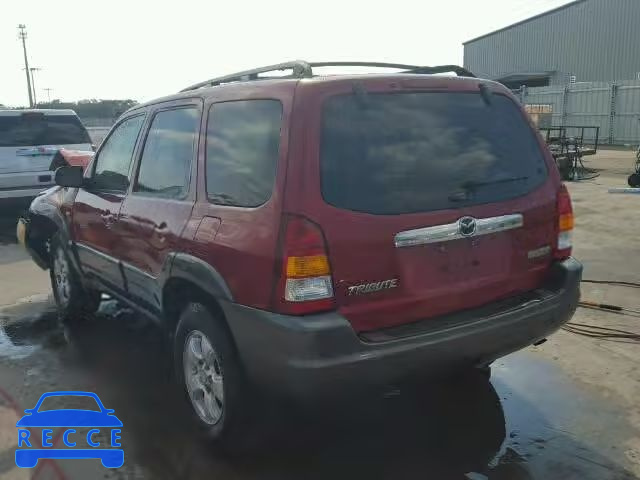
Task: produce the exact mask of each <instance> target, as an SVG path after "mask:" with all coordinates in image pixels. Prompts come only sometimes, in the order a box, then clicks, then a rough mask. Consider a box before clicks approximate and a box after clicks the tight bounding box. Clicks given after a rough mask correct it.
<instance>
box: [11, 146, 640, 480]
mask: <svg viewBox="0 0 640 480" xmlns="http://www.w3.org/2000/svg"><path fill="white" fill-rule="evenodd" d="M631 163H632V155H631V152H628V151H603V152H602V153H600V154H599V155H598V156H597V157H595V158H592V159H590V161H589V166H592V167H595V168H598V169H601V175H600V177H598V178H597V179H595V180H591V181H588V182H583V183H570V184H569V189H570V191H571V194H572V196H573V199H574V206H575V211H576V222H577V226H576V232H575V245H576V247H575V252H574V253H575V256H576V257H577V258H579V259H580V260H581V261H583V262H584V264H585V278H586V279H590V280H618V281H630V282H640V254H639V253H640V250H639V248H638V245H639V243H638V242H639V240H638V239H640V222H639V221H638V218H639V216H638V215H639V214H640V196H634V195H612V194H609V193H607V188H609V187H611V186H625V183H626V175H628V174H629V172H630V169H631ZM3 217H4V218H3V219H0V327H1V328H0V480H5V479H23V478H31V477H32V476H33V477H34V478H56V479H57V478H69V479H76V478H78V479H92V478H121V479H130V478H136V479H138V478H144V479H147V478H149V479H151V478H154V479H155V478H158V479H179V478H180V479H200V478H216V479H218V478H220V479H248V478H274V479H275V478H277V479H282V478H291V479H299V478H322V479H324V478H393V479H403V478H429V479H437V480H440V479H449V478H451V479H471V480H476V479H492V480H503V479H514V480H529V479H536V480H538V479H540V480H542V479H544V480H548V479H563V480H565V479H580V480H590V479H593V480H596V479H597V480H614V479H616V480H619V479H631V478H640V401H638V399H639V398H640V370H638V368H639V367H640V362H639V360H640V342H638V341H637V340H630V339H626V340H624V339H618V340H615V339H603V338H592V337H587V336H584V335H578V334H577V333H570V332H567V331H560V332H558V333H557V334H555V335H553V336H552V337H551V338H550V339H549V341H548V342H547V343H545V344H543V345H541V346H540V347H532V348H529V349H527V350H526V351H523V352H519V353H516V354H513V355H510V356H508V357H506V358H504V359H502V360H500V361H498V362H497V363H496V365H494V374H493V378H492V380H491V384H489V383H487V382H484V381H481V380H479V379H477V378H470V379H468V380H466V381H461V382H459V383H456V384H455V385H446V386H444V385H439V386H437V387H433V388H427V387H432V386H431V385H429V384H427V383H426V382H425V385H395V386H390V387H389V388H388V389H386V390H384V391H380V392H376V393H374V394H368V395H366V396H363V397H360V398H351V399H348V400H344V401H342V402H340V403H337V404H335V405H325V406H324V408H323V409H318V410H316V411H314V412H313V413H310V412H305V411H300V410H297V409H293V408H279V409H274V408H273V407H272V406H269V405H268V404H264V405H262V406H261V407H260V408H261V409H262V410H261V411H260V412H259V413H260V414H261V416H262V417H263V419H264V421H263V423H264V424H265V425H263V426H262V428H261V429H260V430H259V433H257V435H259V436H260V438H261V441H260V442H259V443H260V444H261V445H262V448H261V449H259V450H258V451H254V452H253V453H252V454H251V455H248V454H247V455H243V456H237V457H229V456H222V455H221V454H220V453H218V452H216V450H215V449H214V448H212V447H211V446H210V445H208V444H207V443H206V442H204V441H202V440H200V439H199V438H198V437H197V435H195V433H194V431H193V429H192V427H191V426H190V423H189V421H188V419H187V418H186V417H185V415H184V410H183V409H182V406H181V403H180V402H181V399H180V398H179V395H178V394H177V393H176V390H175V389H174V388H173V387H172V385H171V383H170V381H169V375H168V372H167V365H166V362H165V361H164V360H165V359H166V358H167V355H166V351H165V347H164V346H163V344H162V342H161V339H160V336H159V334H158V332H157V331H156V330H154V329H153V328H152V327H151V326H149V325H148V324H147V323H146V322H144V321H143V320H142V319H141V318H139V317H137V316H136V315H134V314H133V313H131V312H129V311H127V310H123V309H121V308H119V307H118V306H117V305H115V303H114V302H112V301H107V302H104V303H103V305H102V307H101V310H100V312H99V314H98V315H96V317H95V318H94V319H92V321H90V322H87V323H84V324H82V325H80V326H76V327H74V328H66V329H62V328H60V327H59V326H58V324H57V321H56V318H55V315H54V314H53V311H52V302H51V299H50V296H49V294H50V288H49V281H48V275H47V272H43V271H41V270H39V269H38V267H36V266H35V264H33V263H32V262H31V261H30V260H29V259H28V257H27V255H26V254H25V253H24V252H22V251H21V249H20V248H19V247H18V246H17V245H15V243H13V242H14V241H13V229H14V226H15V218H14V217H15V212H4V215H3ZM639 293H640V290H639V289H634V288H632V287H623V286H613V285H607V284H596V283H585V284H584V285H583V299H585V300H591V301H595V302H605V303H612V304H616V305H621V306H625V307H628V308H632V309H636V310H640V295H639ZM573 322H575V323H579V324H585V325H593V326H597V327H601V328H612V329H617V330H624V331H629V332H635V333H636V334H640V315H634V314H631V315H628V316H627V315H620V314H611V313H605V312H601V311H597V310H587V309H579V310H578V313H577V314H576V316H575V317H574V320H573ZM609 332H610V333H611V331H609ZM50 390H87V391H94V392H96V393H98V395H99V396H100V398H101V399H102V401H103V403H104V404H105V406H106V407H107V408H113V409H115V412H116V415H117V416H118V417H119V418H120V419H121V420H122V421H123V423H124V427H123V428H122V442H123V448H124V451H125V464H124V466H123V467H122V468H120V469H117V470H107V469H105V468H103V467H102V466H101V465H100V463H99V461H97V460H68V461H58V462H51V461H49V462H43V461H41V462H40V463H39V465H38V467H37V469H36V470H35V471H32V470H23V469H18V468H16V467H15V464H14V458H13V457H14V451H15V448H16V444H17V432H16V428H15V422H16V420H17V419H18V418H19V417H20V416H21V415H22V410H24V409H25V408H31V407H33V406H34V405H35V402H36V401H37V399H38V398H39V396H40V395H41V394H42V393H43V392H46V391H50ZM97 438H99V439H102V440H103V441H104V440H105V438H104V433H101V434H100V435H98V437H97Z"/></svg>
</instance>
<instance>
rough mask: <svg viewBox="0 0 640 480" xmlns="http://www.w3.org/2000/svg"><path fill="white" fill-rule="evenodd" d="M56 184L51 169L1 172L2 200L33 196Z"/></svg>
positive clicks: (0, 198)
mask: <svg viewBox="0 0 640 480" xmlns="http://www.w3.org/2000/svg"><path fill="white" fill-rule="evenodd" d="M54 184H55V182H54V172H52V171H50V170H40V171H34V172H12V173H0V200H3V199H8V198H33V197H35V196H37V195H38V194H39V193H40V192H42V191H43V190H46V189H47V188H51V187H52V186H53V185H54Z"/></svg>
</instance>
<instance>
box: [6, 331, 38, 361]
mask: <svg viewBox="0 0 640 480" xmlns="http://www.w3.org/2000/svg"><path fill="white" fill-rule="evenodd" d="M37 349H38V346H36V345H20V344H19V343H18V344H16V343H14V342H13V341H12V340H11V339H10V337H9V336H8V335H7V334H6V333H5V331H4V328H0V357H2V358H8V359H9V360H22V359H23V358H27V357H28V356H29V355H31V354H32V353H33V352H35V351H36V350H37Z"/></svg>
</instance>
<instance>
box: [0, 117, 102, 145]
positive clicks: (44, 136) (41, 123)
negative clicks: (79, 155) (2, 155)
mask: <svg viewBox="0 0 640 480" xmlns="http://www.w3.org/2000/svg"><path fill="white" fill-rule="evenodd" d="M79 143H84V144H86V143H89V144H90V143H91V139H90V138H89V134H88V133H87V130H86V129H85V128H84V126H83V125H82V123H81V122H80V119H79V118H78V117H76V116H75V115H45V114H43V113H41V112H25V113H23V114H22V115H16V116H0V147H29V146H37V145H73V144H79Z"/></svg>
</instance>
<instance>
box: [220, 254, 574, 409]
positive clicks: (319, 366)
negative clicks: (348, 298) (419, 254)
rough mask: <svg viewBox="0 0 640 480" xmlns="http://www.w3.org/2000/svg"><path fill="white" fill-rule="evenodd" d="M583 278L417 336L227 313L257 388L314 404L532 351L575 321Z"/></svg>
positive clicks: (559, 274) (336, 318)
mask: <svg viewBox="0 0 640 480" xmlns="http://www.w3.org/2000/svg"><path fill="white" fill-rule="evenodd" d="M581 276H582V265H581V264H580V263H579V262H578V261H576V260H574V259H568V260H566V261H564V262H560V263H558V264H556V265H554V266H553V268H552V269H551V272H550V276H549V279H548V281H547V282H546V283H545V285H544V287H543V288H541V289H539V290H537V291H536V292H532V294H531V296H529V298H528V300H527V301H525V302H523V303H521V304H519V305H510V306H509V307H508V308H506V309H504V310H502V311H500V310H496V311H493V312H492V313H491V314H489V315H487V314H486V312H487V311H488V310H487V308H486V307H483V308H480V309H474V310H469V311H465V312H460V313H459V314H456V319H455V320H456V321H454V322H452V321H449V320H450V319H447V321H442V322H441V321H440V320H441V319H440V318H431V319H429V320H425V321H424V322H419V323H418V324H414V325H416V328H414V329H413V331H412V332H411V334H409V335H407V334H406V332H403V334H402V335H399V334H398V333H397V332H393V331H389V332H388V333H384V334H383V335H378V336H376V335H367V336H366V337H365V336H363V335H358V334H357V333H356V332H355V331H354V330H353V329H352V328H351V325H350V324H349V322H348V321H347V320H346V319H345V318H344V317H342V316H341V315H340V314H339V313H337V312H330V313H325V314H318V315H310V316H306V317H294V316H287V315H279V314H274V313H270V312H265V311H262V310H255V309H252V308H248V307H244V306H240V305H237V304H232V303H227V304H225V305H223V309H224V310H225V314H226V316H227V319H228V323H229V326H230V328H231V331H232V334H233V336H234V339H235V341H236V344H237V346H238V350H239V353H240V356H241V358H242V361H243V363H244V366H245V369H246V370H247V373H248V375H249V377H250V378H251V379H252V380H253V381H254V382H255V383H257V384H259V385H261V386H264V387H268V388H270V389H272V390H275V391H276V392H278V393H285V394H292V395H294V396H298V397H300V396H302V397H312V396H316V395H318V394H329V395H332V394H333V393H334V392H335V391H337V389H340V390H342V389H344V388H348V387H354V386H355V387H357V388H362V387H366V386H370V385H379V384H384V383H387V382H392V381H394V380H400V379H402V378H403V377H411V376H415V375H420V376H425V375H429V374H432V375H437V374H441V373H443V372H445V371H447V370H454V369H456V368H461V367H464V366H472V365H481V364H486V363H488V362H491V361H493V360H495V359H497V358H500V357H502V356H504V355H507V354H509V353H511V352H514V351H516V350H519V349H521V348H524V347H527V346H529V345H532V344H534V343H536V342H538V341H540V340H542V339H544V338H545V337H547V336H548V335H550V334H551V333H553V332H555V331H556V330H558V329H559V328H560V327H561V326H562V325H563V324H564V323H566V322H567V321H568V320H569V319H570V318H571V317H572V315H573V313H574V312H575V309H576V307H577V303H578V300H579V296H580V280H581ZM420 323H422V324H424V325H425V328H420ZM374 333H375V332H374ZM371 338H378V339H382V340H379V341H371Z"/></svg>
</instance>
